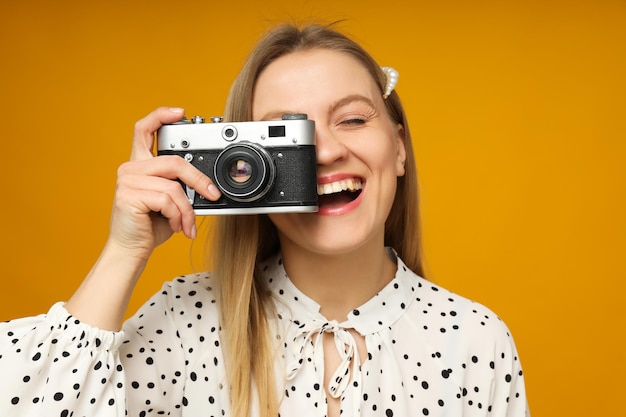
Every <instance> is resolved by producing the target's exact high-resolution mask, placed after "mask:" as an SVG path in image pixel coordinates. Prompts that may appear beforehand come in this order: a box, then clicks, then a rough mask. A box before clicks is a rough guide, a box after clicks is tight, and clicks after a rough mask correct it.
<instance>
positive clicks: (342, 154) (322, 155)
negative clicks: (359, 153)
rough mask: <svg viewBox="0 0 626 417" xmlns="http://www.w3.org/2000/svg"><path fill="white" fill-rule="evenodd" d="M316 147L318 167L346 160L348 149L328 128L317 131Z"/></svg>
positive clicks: (317, 129)
mask: <svg viewBox="0 0 626 417" xmlns="http://www.w3.org/2000/svg"><path fill="white" fill-rule="evenodd" d="M315 147H316V151H317V164H318V165H331V164H333V163H334V162H336V161H341V160H344V159H346V157H347V155H348V148H347V147H346V146H345V145H344V143H343V142H342V141H341V140H340V139H339V138H338V137H337V136H336V135H335V134H333V132H332V131H331V130H329V129H326V128H316V129H315Z"/></svg>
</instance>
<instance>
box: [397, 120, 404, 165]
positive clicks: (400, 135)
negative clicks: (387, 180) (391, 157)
mask: <svg viewBox="0 0 626 417" xmlns="http://www.w3.org/2000/svg"><path fill="white" fill-rule="evenodd" d="M405 162H406V147H405V135H404V126H402V125H401V124H400V123H398V124H397V125H396V175H397V176H398V177H402V176H404V172H405V170H404V163H405Z"/></svg>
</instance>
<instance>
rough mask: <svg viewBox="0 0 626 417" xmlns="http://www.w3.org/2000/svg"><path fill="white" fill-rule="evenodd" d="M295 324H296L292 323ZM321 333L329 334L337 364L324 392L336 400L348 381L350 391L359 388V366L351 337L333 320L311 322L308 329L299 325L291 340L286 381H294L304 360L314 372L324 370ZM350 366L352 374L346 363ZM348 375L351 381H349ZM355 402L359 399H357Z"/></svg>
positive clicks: (356, 349) (352, 337) (347, 331)
mask: <svg viewBox="0 0 626 417" xmlns="http://www.w3.org/2000/svg"><path fill="white" fill-rule="evenodd" d="M295 324H297V325H298V324H299V323H297V322H295ZM324 333H333V335H334V344H335V348H336V349H337V353H338V354H339V357H340V359H341V362H340V364H339V366H338V367H337V369H336V370H335V372H334V373H333V375H332V377H331V378H330V382H329V385H328V392H329V394H330V395H331V396H332V397H333V398H340V397H341V396H342V395H343V393H344V392H345V390H346V387H347V386H348V384H349V382H350V380H351V379H352V381H353V385H354V387H356V388H358V389H359V390H360V387H361V362H360V358H359V353H358V348H357V344H356V340H355V339H354V336H352V334H351V333H350V332H349V330H348V328H345V327H341V326H340V325H339V322H337V321H336V320H332V321H327V322H322V321H319V320H316V321H313V322H312V323H310V324H309V325H304V324H303V325H300V326H299V331H298V332H297V333H296V335H295V336H294V338H293V344H292V347H293V349H292V355H293V356H292V362H291V363H290V365H289V367H288V368H287V369H289V372H288V374H287V380H292V379H293V378H295V376H296V374H297V373H298V371H299V370H300V369H301V368H302V365H303V364H304V361H305V360H306V358H312V360H313V362H314V365H315V368H316V369H324V347H323V345H322V339H323V334H324ZM351 362H352V372H350V363H351ZM350 374H352V378H350V376H351V375H350ZM355 398H360V395H358V396H356V397H355Z"/></svg>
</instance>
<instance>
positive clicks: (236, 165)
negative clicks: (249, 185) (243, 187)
mask: <svg viewBox="0 0 626 417" xmlns="http://www.w3.org/2000/svg"><path fill="white" fill-rule="evenodd" d="M252 174H253V172H252V165H250V162H248V161H246V160H245V159H238V160H236V161H233V163H232V164H230V179H231V180H233V181H234V182H236V183H239V184H244V183H246V182H248V181H249V180H250V178H252Z"/></svg>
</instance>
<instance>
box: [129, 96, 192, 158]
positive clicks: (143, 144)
mask: <svg viewBox="0 0 626 417" xmlns="http://www.w3.org/2000/svg"><path fill="white" fill-rule="evenodd" d="M184 116H185V110H184V109H181V108H179V107H159V108H158V109H156V110H154V111H153V112H152V113H150V114H148V115H147V116H146V117H144V118H143V119H141V120H139V121H138V122H137V123H135V134H134V137H133V148H132V152H131V156H130V159H131V160H143V159H149V158H152V157H153V156H154V154H153V153H152V148H153V145H154V133H155V132H156V131H157V130H158V129H159V128H160V127H161V126H162V125H164V124H166V123H173V122H176V121H178V120H180V119H182V118H183V117H184Z"/></svg>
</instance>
